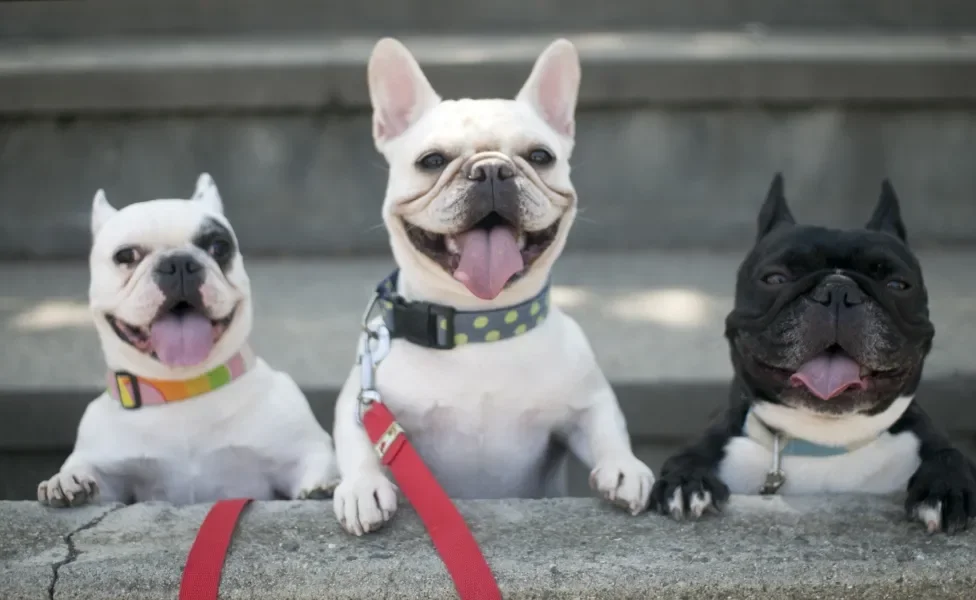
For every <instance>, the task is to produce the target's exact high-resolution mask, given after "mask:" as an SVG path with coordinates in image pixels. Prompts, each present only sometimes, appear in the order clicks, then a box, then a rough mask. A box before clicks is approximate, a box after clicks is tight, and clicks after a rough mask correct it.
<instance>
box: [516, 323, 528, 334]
mask: <svg viewBox="0 0 976 600" xmlns="http://www.w3.org/2000/svg"><path fill="white" fill-rule="evenodd" d="M528 329H529V327H528V326H527V325H526V324H525V323H522V324H521V325H519V326H518V327H516V328H515V335H522V334H523V333H525V332H526V331H527V330H528Z"/></svg>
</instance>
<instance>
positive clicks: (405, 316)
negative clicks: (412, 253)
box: [376, 270, 549, 350]
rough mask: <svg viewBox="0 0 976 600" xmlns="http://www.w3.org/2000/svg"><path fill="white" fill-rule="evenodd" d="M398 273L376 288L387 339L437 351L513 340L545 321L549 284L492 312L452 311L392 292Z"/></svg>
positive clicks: (448, 308)
mask: <svg viewBox="0 0 976 600" xmlns="http://www.w3.org/2000/svg"><path fill="white" fill-rule="evenodd" d="M398 275H399V271H398V270H397V271H393V273H391V274H390V276H389V277H387V278H386V279H384V280H383V281H381V282H380V283H379V285H378V286H376V294H377V297H378V300H379V303H378V304H379V307H380V314H381V315H382V317H383V321H384V322H385V323H386V326H387V328H388V329H389V330H390V336H391V337H393V338H403V339H406V340H407V341H409V342H412V343H414V344H418V345H420V346H425V347H427V348H434V349H438V350H450V349H451V348H456V347H457V346H463V345H465V344H475V343H484V342H497V341H499V340H506V339H509V338H513V337H516V336H519V335H522V334H523V333H525V332H527V331H531V330H532V329H533V328H535V327H538V326H539V325H541V324H542V322H543V321H545V320H546V316H547V315H548V314H549V284H548V283H547V284H546V286H545V287H544V288H542V291H541V292H539V293H538V295H536V296H535V297H533V298H530V299H528V300H526V301H525V302H522V303H521V304H516V305H515V306H509V307H506V308H500V309H495V310H483V311H479V310H471V311H462V310H455V309H454V308H453V307H451V306H445V305H443V304H433V303H430V302H410V301H407V300H404V299H403V298H402V297H401V296H400V295H399V294H397V293H396V283H397V276H398Z"/></svg>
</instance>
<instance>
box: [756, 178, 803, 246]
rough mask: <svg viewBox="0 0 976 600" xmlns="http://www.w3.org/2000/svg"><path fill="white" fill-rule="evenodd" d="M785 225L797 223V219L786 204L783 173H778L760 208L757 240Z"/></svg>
mask: <svg viewBox="0 0 976 600" xmlns="http://www.w3.org/2000/svg"><path fill="white" fill-rule="evenodd" d="M784 225H791V226H792V225H796V219H794V218H793V213H791V212H790V207H789V206H787V205H786V196H784V195H783V174H782V173H777V174H776V176H775V177H773V183H772V184H771V185H770V186H769V192H768V193H767V194H766V201H765V202H764V203H763V205H762V208H761V209H760V210H759V233H758V235H757V236H756V241H757V242H758V241H759V240H761V239H763V238H764V237H766V236H767V235H769V233H770V232H771V231H773V230H774V229H776V228H778V227H782V226H784Z"/></svg>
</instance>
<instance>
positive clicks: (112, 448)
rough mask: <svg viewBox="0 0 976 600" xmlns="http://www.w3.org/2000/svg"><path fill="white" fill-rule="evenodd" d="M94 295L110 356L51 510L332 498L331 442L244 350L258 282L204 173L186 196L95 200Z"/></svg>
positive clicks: (298, 399) (52, 486)
mask: <svg viewBox="0 0 976 600" xmlns="http://www.w3.org/2000/svg"><path fill="white" fill-rule="evenodd" d="M92 233H93V235H94V243H93V246H92V250H91V256H90V267H91V287H90V290H89V299H90V305H91V312H92V316H93V317H94V321H95V328H96V330H97V332H98V336H99V339H100V341H101V345H102V349H103V351H104V354H105V360H106V362H107V365H108V372H109V375H108V378H107V379H108V381H107V383H108V386H107V391H106V392H105V393H103V394H102V395H100V396H99V397H98V398H96V399H95V400H94V401H92V402H91V403H90V404H89V405H88V407H87V409H86V410H85V413H84V416H83V417H82V419H81V423H80V425H79V428H78V437H77V441H76V443H75V447H74V451H73V452H72V453H71V455H70V456H69V457H68V459H67V460H66V461H65V463H64V465H63V466H62V467H61V471H60V472H59V473H58V474H56V475H55V476H54V477H52V478H51V479H49V480H48V481H44V482H42V483H41V484H40V485H39V486H38V490H37V497H38V500H39V501H40V502H42V503H44V504H47V505H50V506H59V507H60V506H76V505H80V504H85V503H88V502H91V501H94V500H96V499H98V500H99V501H106V502H125V503H131V502H141V501H147V500H162V501H169V502H172V503H174V504H190V503H195V502H210V501H216V500H219V499H221V498H227V497H249V498H254V499H258V500H266V499H272V498H288V499H296V498H324V497H328V496H330V495H331V493H330V492H331V490H332V489H333V488H334V486H335V483H336V480H337V478H338V469H337V465H336V461H335V453H334V451H333V448H332V439H331V437H330V436H329V434H328V433H327V432H326V431H325V430H323V429H322V428H321V427H320V426H319V424H318V422H317V421H316V420H315V417H314V416H313V415H312V411H311V409H310V408H309V406H308V402H307V401H306V399H305V396H304V395H303V394H302V392H301V391H300V390H299V388H298V386H297V385H296V384H295V382H294V381H293V380H292V378H291V377H289V376H288V375H286V374H284V373H281V372H279V371H275V370H273V369H272V368H271V367H269V366H268V365H267V364H266V363H265V362H264V361H263V360H261V359H260V358H256V357H255V356H254V355H253V353H252V352H251V350H250V348H249V346H248V336H249V335H250V332H251V324H252V306H251V288H250V282H249V280H248V276H247V272H246V271H245V270H244V261H243V258H242V256H241V253H240V250H239V248H238V243H237V237H236V236H235V234H234V231H233V229H232V228H231V225H230V223H229V222H228V220H227V219H226V218H225V217H224V212H223V205H222V202H221V199H220V195H219V193H218V191H217V187H216V185H215V184H214V182H213V180H212V179H211V178H210V176H209V175H207V174H202V175H201V176H200V177H199V180H198V181H197V186H196V191H195V192H194V194H193V197H192V198H191V199H189V200H177V199H163V200H152V201H149V202H141V203H136V204H132V205H130V206H127V207H125V208H123V209H121V210H116V209H115V208H113V207H112V206H111V205H109V203H108V201H107V200H106V198H105V194H104V193H103V192H102V191H101V190H99V192H98V193H97V194H96V195H95V200H94V205H93V210H92Z"/></svg>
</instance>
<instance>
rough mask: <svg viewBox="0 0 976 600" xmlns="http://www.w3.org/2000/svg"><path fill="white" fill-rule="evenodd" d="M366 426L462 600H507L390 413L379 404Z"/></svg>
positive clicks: (365, 419) (368, 413)
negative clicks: (418, 517)
mask: <svg viewBox="0 0 976 600" xmlns="http://www.w3.org/2000/svg"><path fill="white" fill-rule="evenodd" d="M363 425H364V426H365V427H366V432H367V433H368V434H369V439H370V440H371V441H372V442H373V447H374V448H375V449H376V452H377V454H379V456H380V461H381V462H382V463H383V464H384V465H386V466H387V467H389V468H390V471H391V472H392V473H393V477H394V479H396V482H397V485H399V486H400V489H401V490H403V493H404V494H406V496H407V499H408V500H410V504H412V505H413V507H414V509H415V510H416V511H417V514H418V515H420V520H421V521H423V523H424V527H426V528H427V533H428V534H429V535H430V539H431V541H432V542H433V543H434V547H435V548H436V549H437V553H438V554H440V556H441V560H442V561H444V566H445V567H447V572H448V574H449V575H450V576H451V579H453V580H454V587H455V589H457V592H458V595H459V596H460V597H461V600H501V597H502V593H501V590H499V589H498V584H497V583H496V582H495V576H494V575H492V573H491V568H490V567H489V566H488V563H487V562H486V561H485V557H484V556H483V555H482V554H481V550H480V549H479V548H478V542H477V541H475V539H474V536H473V535H471V531H470V530H469V529H468V526H467V524H466V523H465V522H464V517H462V516H461V513H459V512H458V510H457V507H455V506H454V503H453V502H451V499H450V498H449V497H448V496H447V493H445V492H444V489H443V488H441V486H440V484H439V483H437V479H435V478H434V474H433V473H431V472H430V469H428V468H427V465H425V464H424V461H423V460H422V459H421V458H420V455H419V454H417V451H416V450H415V449H414V447H413V446H412V445H411V444H410V442H408V441H407V437H406V436H405V435H404V433H403V429H401V428H400V425H399V424H398V423H397V422H396V421H395V420H394V418H393V414H392V413H390V410H389V409H388V408H387V407H386V405H384V404H382V403H381V402H373V403H372V404H370V405H369V406H368V407H367V409H366V411H365V414H364V415H363Z"/></svg>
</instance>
